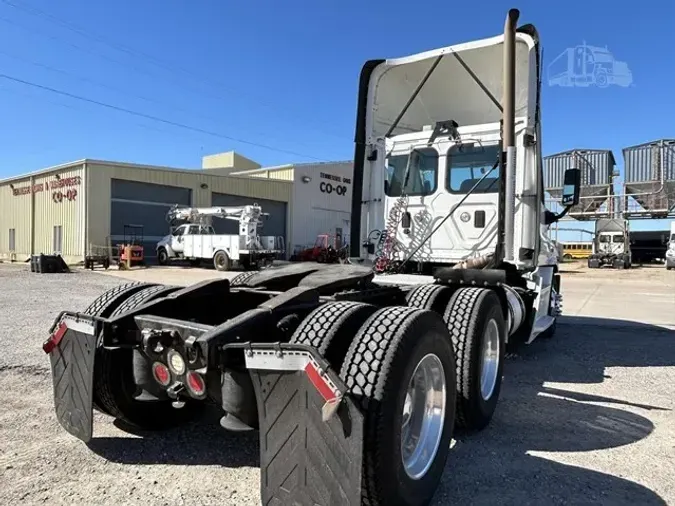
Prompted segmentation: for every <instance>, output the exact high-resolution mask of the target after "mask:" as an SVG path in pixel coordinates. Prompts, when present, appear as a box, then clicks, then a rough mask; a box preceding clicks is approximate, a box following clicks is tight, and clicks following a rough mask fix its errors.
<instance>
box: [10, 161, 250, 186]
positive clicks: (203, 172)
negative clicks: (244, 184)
mask: <svg viewBox="0 0 675 506" xmlns="http://www.w3.org/2000/svg"><path fill="white" fill-rule="evenodd" d="M85 164H92V165H110V166H113V167H129V168H132V169H151V170H163V171H173V172H182V173H188V174H200V175H206V176H212V177H245V175H244V174H240V172H248V171H237V173H236V174H233V173H229V174H214V173H213V171H212V170H210V169H202V168H195V169H191V168H184V167H183V168H181V167H168V166H162V165H145V164H138V163H129V162H114V161H110V160H97V159H93V158H83V159H82V160H75V161H72V162H66V163H62V164H59V165H53V166H51V167H47V168H45V169H39V170H36V171H33V172H28V173H24V174H19V175H17V176H10V177H8V178H5V179H0V184H7V183H12V182H14V181H21V180H24V179H28V178H29V177H34V176H42V175H45V174H49V173H51V172H58V171H62V170H65V169H70V168H73V167H77V166H80V165H85ZM255 170H260V169H255Z"/></svg>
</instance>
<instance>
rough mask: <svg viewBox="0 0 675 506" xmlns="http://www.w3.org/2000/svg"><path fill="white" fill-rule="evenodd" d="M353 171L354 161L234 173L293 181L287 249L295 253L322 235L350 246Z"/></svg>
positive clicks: (284, 166)
mask: <svg viewBox="0 0 675 506" xmlns="http://www.w3.org/2000/svg"><path fill="white" fill-rule="evenodd" d="M353 171H354V164H353V162H351V161H342V162H326V163H302V164H293V165H281V166H277V167H264V168H260V169H255V170H246V171H238V172H232V174H233V175H239V176H248V177H251V178H256V179H266V180H280V181H289V182H292V184H293V197H292V202H293V209H292V211H291V215H290V217H291V218H290V219H291V223H292V226H291V230H292V234H291V236H290V240H289V241H288V242H287V245H288V247H287V249H288V250H289V251H290V252H291V253H293V252H294V251H298V250H299V249H302V248H306V247H309V246H311V245H313V244H314V243H315V241H316V238H317V236H318V235H320V234H329V235H330V236H331V239H332V238H333V237H334V238H336V239H337V241H338V242H339V243H341V244H348V243H349V228H350V217H351V199H352V174H353ZM263 208H264V205H263Z"/></svg>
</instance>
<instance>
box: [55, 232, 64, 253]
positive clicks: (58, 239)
mask: <svg viewBox="0 0 675 506" xmlns="http://www.w3.org/2000/svg"><path fill="white" fill-rule="evenodd" d="M53 246H54V253H55V254H61V253H63V228H62V227H61V225H55V226H54V236H53Z"/></svg>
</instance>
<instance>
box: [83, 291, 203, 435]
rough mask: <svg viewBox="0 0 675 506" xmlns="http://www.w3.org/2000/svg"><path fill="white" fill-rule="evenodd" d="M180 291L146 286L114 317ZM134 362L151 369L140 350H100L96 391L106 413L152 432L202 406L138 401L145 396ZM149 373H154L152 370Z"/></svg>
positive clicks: (120, 307)
mask: <svg viewBox="0 0 675 506" xmlns="http://www.w3.org/2000/svg"><path fill="white" fill-rule="evenodd" d="M179 289H180V287H175V286H165V285H155V286H149V287H146V288H144V289H143V290H140V291H138V292H136V293H135V294H134V295H133V296H131V297H130V298H128V299H127V300H125V301H124V303H122V304H121V305H120V306H118V307H117V309H115V311H114V312H113V313H112V314H111V317H117V316H120V315H122V314H124V313H126V312H128V311H131V310H133V309H135V308H137V307H139V306H141V305H143V304H146V303H148V302H150V301H151V300H153V299H156V298H158V297H162V296H165V295H168V294H169V293H171V292H173V291H176V290H179ZM99 345H100V343H99ZM135 356H136V357H135ZM134 362H136V367H144V366H147V364H146V363H145V359H144V358H143V357H142V356H141V355H140V352H139V351H137V350H130V349H115V350H106V349H103V348H99V349H98V350H97V357H96V362H95V365H94V392H95V396H96V397H97V398H98V399H99V402H100V403H101V406H102V408H103V411H104V412H105V413H107V414H109V415H110V416H112V417H114V418H116V419H118V420H121V421H123V422H125V423H127V424H129V425H134V426H136V427H139V428H141V429H148V430H158V429H165V428H170V427H174V426H176V425H179V424H181V423H183V422H186V421H188V420H189V419H190V418H192V417H193V416H194V414H195V413H196V410H195V407H196V406H198V405H199V404H197V403H191V402H187V403H186V405H185V406H184V407H183V408H182V409H174V408H173V407H172V406H171V401H169V400H157V401H139V400H136V399H135V396H136V395H138V394H139V393H141V389H140V388H139V387H138V386H137V385H136V382H135V375H134V366H135V365H134ZM148 368H149V366H148ZM148 374H151V373H149V371H148Z"/></svg>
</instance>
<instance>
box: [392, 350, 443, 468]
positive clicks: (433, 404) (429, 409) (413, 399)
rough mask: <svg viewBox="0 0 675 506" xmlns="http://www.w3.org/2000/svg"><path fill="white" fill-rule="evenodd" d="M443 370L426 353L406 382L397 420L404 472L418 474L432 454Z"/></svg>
mask: <svg viewBox="0 0 675 506" xmlns="http://www.w3.org/2000/svg"><path fill="white" fill-rule="evenodd" d="M445 388H446V385H445V371H444V370H443V364H442V363H441V360H440V359H439V358H438V357H437V356H436V355H434V354H432V353H430V354H428V355H426V356H424V357H423V358H422V360H420V361H419V363H418V364H417V367H415V371H414V372H413V374H412V377H411V378H410V381H409V382H408V388H407V390H406V396H405V401H404V404H403V420H402V423H401V458H402V460H403V468H404V469H405V472H406V474H407V475H408V476H409V477H410V478H412V479H413V480H419V479H420V478H422V477H423V476H424V475H425V474H426V473H427V471H428V470H429V468H430V467H431V464H432V463H433V461H434V459H435V458H436V453H437V452H438V447H439V445H440V442H441V435H442V434H443V426H444V424H445V399H446V395H445Z"/></svg>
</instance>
